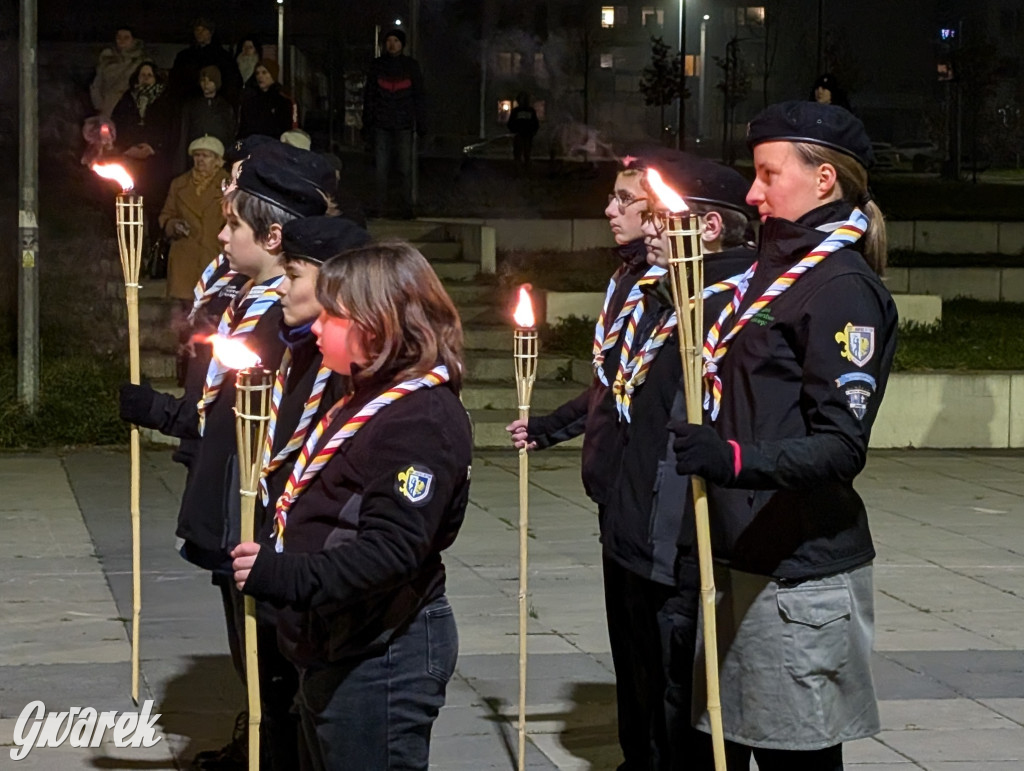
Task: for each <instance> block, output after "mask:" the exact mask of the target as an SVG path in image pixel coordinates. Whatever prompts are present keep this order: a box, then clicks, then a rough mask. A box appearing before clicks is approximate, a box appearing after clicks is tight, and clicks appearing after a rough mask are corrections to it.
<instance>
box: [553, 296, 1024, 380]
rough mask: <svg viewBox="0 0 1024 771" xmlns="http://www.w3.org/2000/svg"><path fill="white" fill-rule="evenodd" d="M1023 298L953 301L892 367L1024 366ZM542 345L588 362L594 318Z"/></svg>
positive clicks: (913, 330)
mask: <svg viewBox="0 0 1024 771" xmlns="http://www.w3.org/2000/svg"><path fill="white" fill-rule="evenodd" d="M1021 319H1024V303H1005V302H1004V303H995V302H982V301H980V300H948V301H946V302H944V303H943V304H942V321H941V322H940V323H938V324H931V325H921V324H907V325H904V326H903V327H902V328H901V329H900V336H899V345H898V346H897V348H896V360H895V362H894V364H893V370H894V371H897V372H923V371H929V370H961V371H967V370H1024V335H1022V334H1021V330H1020V320H1021ZM540 336H541V350H543V351H545V352H551V353H560V354H565V355H569V356H573V357H575V358H577V359H582V360H584V361H586V360H587V359H589V358H590V354H591V345H592V343H593V336H594V320H593V319H590V318H578V317H576V316H569V317H568V318H566V319H565V320H563V321H561V322H560V323H558V324H553V325H547V326H545V327H542V328H541V330H540Z"/></svg>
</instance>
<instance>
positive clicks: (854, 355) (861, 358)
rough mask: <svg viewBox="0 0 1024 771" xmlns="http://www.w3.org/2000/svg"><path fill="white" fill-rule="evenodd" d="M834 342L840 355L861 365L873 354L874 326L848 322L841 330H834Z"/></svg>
mask: <svg viewBox="0 0 1024 771" xmlns="http://www.w3.org/2000/svg"><path fill="white" fill-rule="evenodd" d="M836 342H837V343H839V355H840V356H842V357H843V358H844V359H847V360H849V361H852V362H853V363H854V364H856V365H857V366H858V367H863V366H864V365H865V364H867V363H868V362H869V361H871V357H872V356H874V355H875V328H874V327H858V326H854V325H853V323H852V322H851V323H848V324H847V325H846V326H845V327H843V329H842V331H841V332H836Z"/></svg>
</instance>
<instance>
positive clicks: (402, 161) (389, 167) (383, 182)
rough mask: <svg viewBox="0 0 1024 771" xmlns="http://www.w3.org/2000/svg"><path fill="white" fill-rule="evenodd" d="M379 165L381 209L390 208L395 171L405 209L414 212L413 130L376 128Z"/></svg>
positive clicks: (379, 210) (378, 184)
mask: <svg viewBox="0 0 1024 771" xmlns="http://www.w3.org/2000/svg"><path fill="white" fill-rule="evenodd" d="M374 149H375V150H376V164H377V211H378V212H382V213H383V212H384V211H385V210H386V209H387V208H388V183H389V181H390V180H389V177H390V176H391V172H392V171H394V173H395V176H396V177H397V183H398V184H397V185H396V187H397V189H398V196H399V199H400V201H401V212H402V214H407V213H409V212H411V211H412V129H395V130H393V131H388V130H386V129H375V130H374Z"/></svg>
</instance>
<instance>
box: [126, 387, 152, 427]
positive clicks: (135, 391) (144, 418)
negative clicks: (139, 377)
mask: <svg viewBox="0 0 1024 771" xmlns="http://www.w3.org/2000/svg"><path fill="white" fill-rule="evenodd" d="M154 401H156V391H154V390H153V388H152V386H150V385H149V383H143V384H142V385H135V384H134V383H122V384H121V395H120V411H121V420H124V421H126V422H128V423H134V424H135V425H146V424H148V423H149V413H150V411H151V410H152V409H153V402H154Z"/></svg>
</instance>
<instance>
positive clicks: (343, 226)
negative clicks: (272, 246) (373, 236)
mask: <svg viewBox="0 0 1024 771" xmlns="http://www.w3.org/2000/svg"><path fill="white" fill-rule="evenodd" d="M368 243H370V234H369V233H367V232H366V231H365V230H364V229H363V228H361V227H359V225H357V224H356V223H354V222H352V220H348V219H345V218H344V217H302V218H300V219H297V220H292V221H291V222H286V223H285V224H284V227H283V228H282V229H281V246H282V249H283V250H284V253H285V254H286V255H287V256H288V258H289V259H293V260H307V261H308V262H315V263H317V264H318V265H319V264H322V263H324V262H326V261H327V260H329V259H330V258H331V257H334V256H335V255H336V254H340V253H341V252H344V251H347V250H349V249H357V248H359V247H360V246H366V245H367V244H368Z"/></svg>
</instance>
